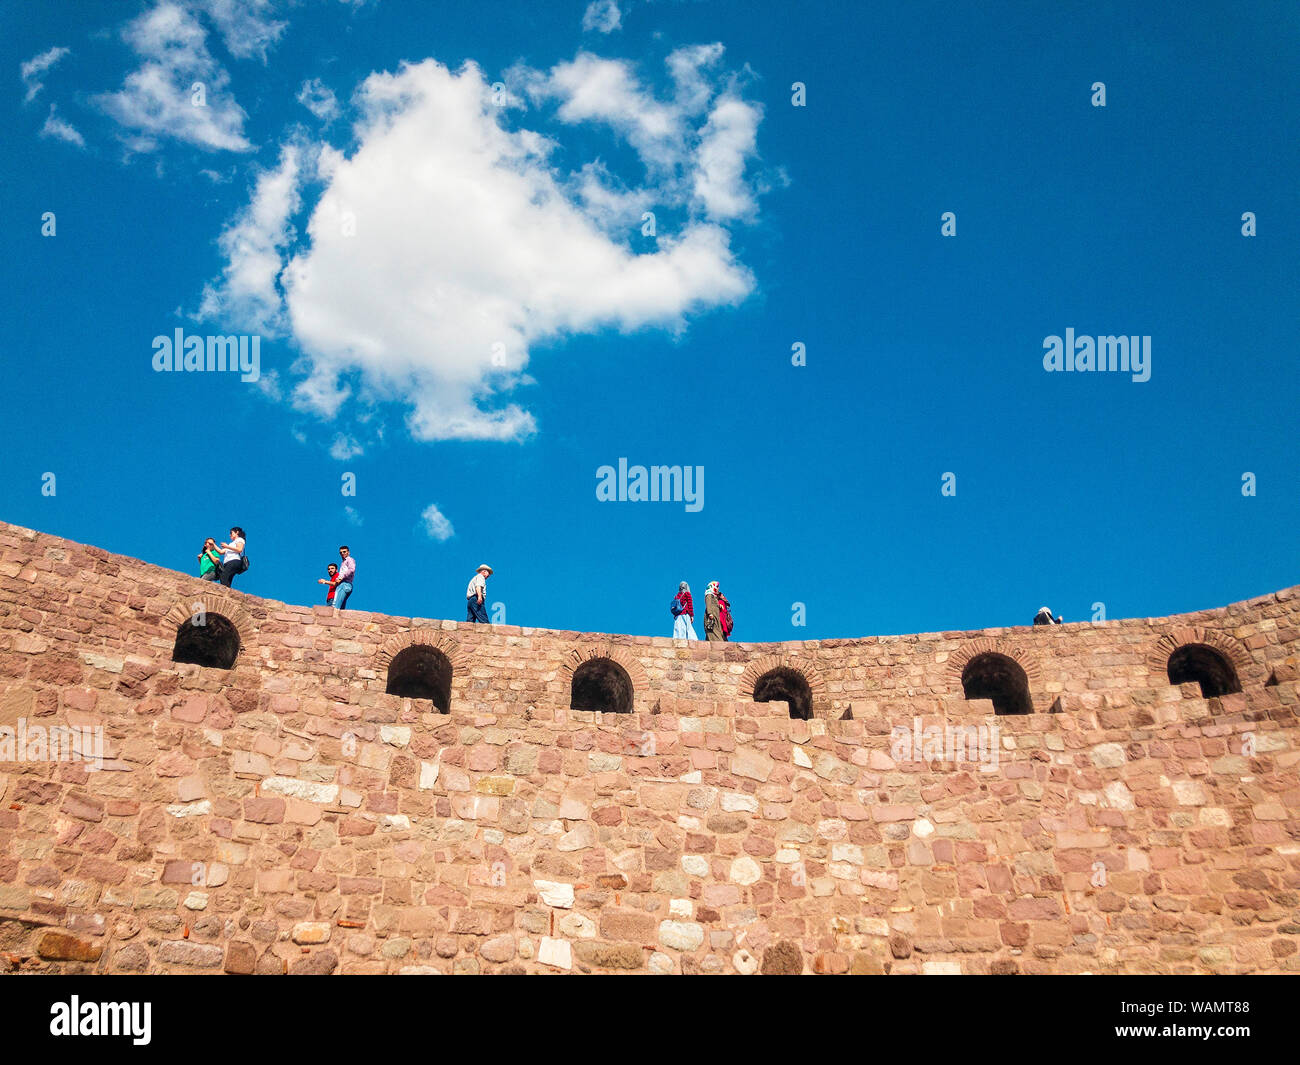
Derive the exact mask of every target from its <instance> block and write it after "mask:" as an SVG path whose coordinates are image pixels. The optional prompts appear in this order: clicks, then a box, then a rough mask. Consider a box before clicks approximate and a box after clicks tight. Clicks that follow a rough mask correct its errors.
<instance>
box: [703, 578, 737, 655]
mask: <svg viewBox="0 0 1300 1065" xmlns="http://www.w3.org/2000/svg"><path fill="white" fill-rule="evenodd" d="M731 629H732V620H731V604H730V603H729V602H727V597H726V596H725V595H723V594H722V591H721V590H720V589H719V588H718V582H717V581H709V587H708V589H707V590H706V591H705V593H704V635H705V637H706V638H707V639H708V640H709V641H710V642H711V643H721V642H724V641H726V640H730V639H731Z"/></svg>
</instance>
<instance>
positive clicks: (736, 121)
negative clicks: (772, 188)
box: [695, 96, 762, 219]
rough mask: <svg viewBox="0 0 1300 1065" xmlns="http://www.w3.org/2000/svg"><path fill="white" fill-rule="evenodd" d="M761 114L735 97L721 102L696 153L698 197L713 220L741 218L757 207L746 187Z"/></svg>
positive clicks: (696, 189) (716, 107)
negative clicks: (747, 170) (747, 161)
mask: <svg viewBox="0 0 1300 1065" xmlns="http://www.w3.org/2000/svg"><path fill="white" fill-rule="evenodd" d="M761 119H762V111H761V110H760V109H759V108H758V107H757V106H756V105H754V104H747V103H745V102H744V101H743V100H739V99H737V98H735V97H734V96H726V97H723V98H722V99H721V100H719V101H718V103H717V105H716V106H715V107H714V108H713V110H712V111H711V112H710V113H709V121H708V123H707V124H706V125H705V127H704V132H703V134H702V135H701V137H700V145H699V148H698V149H697V151H696V160H697V166H696V170H695V195H696V197H698V199H699V200H700V202H701V203H702V204H703V205H704V208H705V210H706V211H707V212H708V215H709V217H710V218H718V219H726V218H741V217H744V216H746V215H749V214H752V213H753V211H754V209H755V207H756V204H755V202H754V195H753V192H752V191H751V190H750V188H749V186H748V185H746V184H745V163H746V160H747V159H748V158H749V157H750V156H751V155H753V154H754V151H755V146H756V144H757V140H758V123H759V122H760V121H761Z"/></svg>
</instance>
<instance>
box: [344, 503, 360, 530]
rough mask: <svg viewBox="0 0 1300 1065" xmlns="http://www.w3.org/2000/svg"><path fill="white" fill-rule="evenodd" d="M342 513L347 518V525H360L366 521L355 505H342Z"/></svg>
mask: <svg viewBox="0 0 1300 1065" xmlns="http://www.w3.org/2000/svg"><path fill="white" fill-rule="evenodd" d="M343 515H344V517H346V518H347V519H348V524H349V525H357V526H361V525H364V524H365V523H366V522H365V519H364V518H362V516H361V514H360V512H359V511H358V510H357V508H356V507H344V508H343Z"/></svg>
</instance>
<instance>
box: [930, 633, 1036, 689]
mask: <svg viewBox="0 0 1300 1065" xmlns="http://www.w3.org/2000/svg"><path fill="white" fill-rule="evenodd" d="M990 651H991V652H993V654H995V655H1006V657H1007V658H1010V659H1011V660H1012V661H1014V662H1015V663H1016V665H1018V666H1019V667H1020V668H1021V669H1023V670H1024V671H1025V676H1026V677H1027V678H1028V679H1029V687H1030V689H1031V690H1032V689H1034V688H1035V687H1037V686H1038V684H1039V682H1040V681H1041V680H1042V673H1041V671H1040V670H1039V668H1038V662H1037V661H1036V660H1035V659H1033V658H1031V657H1030V656H1029V655H1027V654H1026V653H1025V652H1024V651H1022V650H1021V649H1020V648H1019V647H1012V646H1011V645H1009V644H1006V643H1003V642H1002V641H1001V640H995V639H994V638H993V637H992V636H981V637H979V638H978V639H975V640H969V641H967V642H966V643H964V644H962V645H961V646H960V647H958V648H957V650H955V651H954V652H953V653H952V654H951V655H949V656H948V676H949V679H950V680H951V682H952V684H953V685H954V686H955V688H956V689H957V690H958V691H960V690H961V675H962V674H963V673H964V672H965V671H966V667H967V666H968V665H970V662H971V659H972V658H978V657H979V656H980V655H982V654H988V653H989V652H990Z"/></svg>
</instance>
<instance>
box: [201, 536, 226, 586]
mask: <svg viewBox="0 0 1300 1065" xmlns="http://www.w3.org/2000/svg"><path fill="white" fill-rule="evenodd" d="M199 579H200V580H205V581H219V580H221V552H220V551H218V550H217V541H216V540H214V539H213V538H212V537H211V536H209V537H208V538H207V539H206V540H204V541H203V550H201V551H200V552H199Z"/></svg>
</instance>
